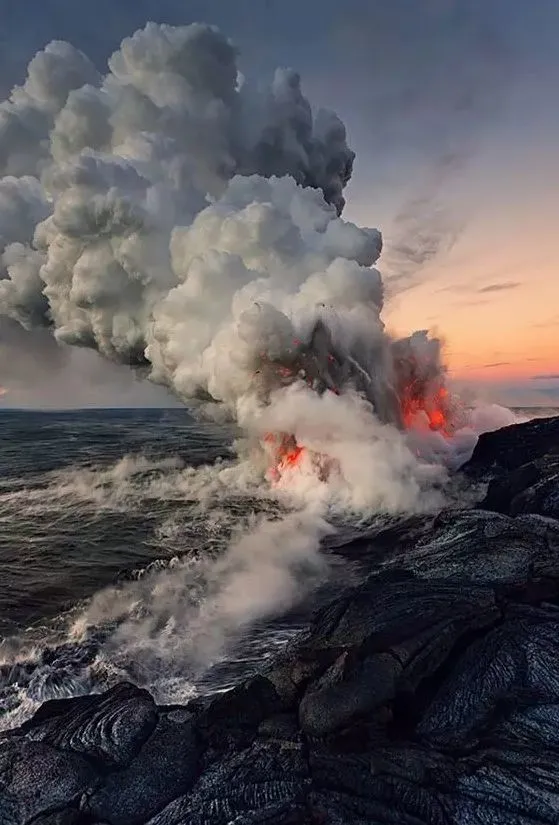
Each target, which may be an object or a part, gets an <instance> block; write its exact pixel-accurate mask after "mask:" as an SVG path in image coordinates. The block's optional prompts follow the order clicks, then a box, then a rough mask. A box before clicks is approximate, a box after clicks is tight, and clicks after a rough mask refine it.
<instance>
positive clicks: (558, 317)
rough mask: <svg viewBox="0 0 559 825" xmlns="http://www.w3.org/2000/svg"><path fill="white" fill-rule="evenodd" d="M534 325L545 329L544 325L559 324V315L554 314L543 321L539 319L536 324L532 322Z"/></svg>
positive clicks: (552, 325)
mask: <svg viewBox="0 0 559 825" xmlns="http://www.w3.org/2000/svg"><path fill="white" fill-rule="evenodd" d="M534 326H535V327H537V328H538V329H546V327H554V326H559V315H555V316H554V317H553V318H547V320H545V321H540V322H539V323H537V324H534Z"/></svg>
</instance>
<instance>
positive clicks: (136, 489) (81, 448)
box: [0, 409, 543, 729]
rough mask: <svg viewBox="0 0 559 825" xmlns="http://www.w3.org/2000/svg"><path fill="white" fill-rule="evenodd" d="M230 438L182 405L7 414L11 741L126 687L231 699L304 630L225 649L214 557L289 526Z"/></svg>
mask: <svg viewBox="0 0 559 825" xmlns="http://www.w3.org/2000/svg"><path fill="white" fill-rule="evenodd" d="M538 412H543V411H538ZM533 414H536V413H535V412H534V413H533ZM234 437H235V433H234V432H233V430H232V429H227V428H225V427H220V426H217V425H214V424H204V423H199V422H193V421H192V419H191V417H190V416H189V415H188V413H187V412H186V411H185V410H181V409H169V410H159V409H154V410H138V409H135V410H87V411H69V412H29V411H18V410H2V411H0V565H1V571H2V575H1V579H0V729H1V728H2V727H7V726H10V725H12V724H17V723H18V722H19V721H21V720H22V719H24V718H26V717H27V716H29V714H30V713H32V712H33V710H34V709H35V708H36V707H37V705H38V703H39V702H41V701H44V700H45V699H48V698H57V697H60V696H66V695H78V694H80V693H85V692H89V691H91V690H100V689H103V688H104V687H106V686H107V685H110V684H111V683H112V682H114V681H117V680H119V679H122V678H131V679H133V680H135V681H137V682H138V683H140V684H144V685H146V686H148V687H150V688H151V689H152V690H155V693H156V698H158V699H159V700H160V701H183V700H186V699H187V698H188V697H189V696H191V695H194V694H195V693H197V692H204V691H206V692H207V691H214V690H221V689H225V688H227V687H229V686H230V685H231V684H233V683H234V682H235V681H236V680H238V679H239V678H241V677H242V676H245V675H246V674H247V673H249V672H250V671H251V670H254V669H255V668H256V667H258V666H259V665H260V664H261V663H262V662H263V661H264V660H265V659H266V657H267V656H269V655H271V654H272V653H273V651H274V650H276V649H277V647H278V645H280V646H281V645H283V644H285V642H286V641H288V640H289V638H291V637H292V635H293V633H295V632H297V630H298V629H300V627H301V626H303V625H302V624H298V622H297V620H296V617H295V619H294V617H293V615H291V616H290V617H286V618H285V620H284V619H282V618H281V617H280V618H277V619H273V620H271V621H269V622H267V623H266V622H264V624H263V625H262V623H261V625H262V626H261V627H260V628H258V623H256V625H255V623H254V622H252V623H251V622H250V621H248V622H247V624H246V628H247V632H246V633H245V634H244V636H243V637H242V638H241V639H240V640H239V639H238V640H237V642H236V644H235V645H232V646H231V645H229V646H228V647H227V646H225V647H223V645H221V642H222V639H221V636H223V637H226V635H227V628H224V627H222V626H221V625H219V623H217V620H216V618H215V615H213V614H212V613H211V611H210V612H206V613H204V610H203V609H202V610H201V611H200V605H203V604H204V602H205V601H206V600H207V596H208V590H209V591H210V595H211V587H213V586H216V581H217V583H218V584H219V581H220V579H219V576H220V575H222V572H220V570H219V568H217V573H216V570H215V569H214V568H211V567H208V561H209V560H211V561H212V563H213V562H214V561H215V560H216V559H220V557H221V556H222V555H223V553H224V551H225V550H226V548H227V547H228V546H229V545H230V543H231V539H232V536H233V537H235V536H236V535H241V534H243V533H246V532H247V531H248V530H249V529H251V527H254V524H255V522H256V521H257V520H258V518H259V517H265V518H266V519H267V520H268V522H269V521H270V520H272V521H273V520H274V518H277V517H278V516H279V515H281V510H280V508H279V505H278V503H277V501H276V500H274V499H273V498H272V497H268V498H267V497H266V495H265V493H264V494H260V493H257V492H255V493H254V495H253V494H252V492H251V489H252V488H251V485H250V482H248V481H247V483H246V484H244V486H243V485H242V484H241V485H239V476H235V478H234V479H233V478H232V477H231V478H232V480H231V482H228V476H227V472H228V469H227V468H228V467H230V466H233V464H234V460H233V451H232V443H233V439H234ZM243 483H244V482H243ZM255 490H256V488H255ZM258 540H260V539H258ZM349 540H350V538H349V536H348V538H347V541H349ZM342 541H343V537H342ZM249 549H250V548H249ZM255 552H256V551H255ZM236 563H237V562H236ZM238 564H239V565H240V569H241V573H242V566H243V562H242V559H241V561H240V562H238ZM208 570H210V571H211V575H209V574H208ZM234 572H235V571H234ZM230 573H231V570H229V571H228V574H230ZM312 574H313V571H310V573H309V571H308V570H304V569H302V571H301V576H305V575H312ZM258 575H260V573H259V574H258ZM263 575H264V576H266V570H264V571H263ZM347 575H348V570H344V576H347ZM249 581H250V579H249ZM222 584H223V581H222V582H221V585H222ZM115 585H116V589H115V587H114V586H115ZM251 585H252V587H253V589H254V587H255V586H256V589H258V587H259V580H258V579H257V580H256V584H255V583H254V582H252V583H251ZM107 594H108V595H107ZM226 595H227V593H226ZM236 598H237V599H239V594H238V593H237V595H236ZM242 598H243V594H242V592H241V594H240V600H241V604H240V605H236V604H233V603H232V604H231V605H229V606H228V609H231V610H232V611H233V612H232V614H231V615H233V616H235V617H236V619H237V618H238V616H239V615H241V616H242V609H243V604H242ZM251 598H254V593H252V594H251ZM262 598H263V599H264V600H265V598H266V596H265V594H264V595H263V597H262ZM177 617H178V618H177ZM249 619H250V616H249ZM204 622H207V625H208V628H207V629H206V627H205V624H204ZM239 625H240V626H244V625H243V623H242V621H240V622H239ZM193 626H194V627H195V631H194V630H192V629H191V628H192V627H193ZM255 628H256V629H255ZM115 631H116V632H115ZM190 635H191V636H192V638H190ZM218 637H219V638H218ZM222 647H223V650H222ZM208 651H209V652H208ZM212 651H213V652H214V653H213V654H212ZM208 665H209V667H208Z"/></svg>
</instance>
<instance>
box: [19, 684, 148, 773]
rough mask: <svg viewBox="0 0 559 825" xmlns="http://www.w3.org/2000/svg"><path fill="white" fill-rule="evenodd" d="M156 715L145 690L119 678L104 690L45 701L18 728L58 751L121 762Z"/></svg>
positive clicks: (136, 749)
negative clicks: (120, 681)
mask: <svg viewBox="0 0 559 825" xmlns="http://www.w3.org/2000/svg"><path fill="white" fill-rule="evenodd" d="M157 716H158V714H157V708H156V706H155V703H154V701H153V699H152V697H151V696H150V694H149V693H148V692H147V691H146V690H140V689H139V688H137V687H135V686H134V685H131V684H128V683H126V682H123V683H122V684H119V685H117V686H116V687H114V688H112V689H111V690H109V691H107V692H106V693H102V694H98V695H91V696H80V697H78V698H75V699H66V700H64V699H61V700H55V701H52V702H45V704H44V705H42V706H41V708H40V709H39V710H38V711H37V713H36V714H35V716H33V718H32V719H31V720H30V721H29V722H27V723H26V724H24V725H22V727H21V732H22V733H24V734H25V735H26V736H27V738H28V739H30V740H33V741H36V742H46V743H48V744H49V745H52V746H53V747H55V748H58V749H59V750H64V751H73V752H74V753H81V754H84V755H86V756H88V757H90V758H92V759H96V760H99V761H100V762H101V763H102V764H108V765H110V766H120V767H124V766H126V765H128V764H129V763H130V761H131V760H132V759H133V758H134V757H135V756H136V755H137V754H138V752H139V751H140V748H141V747H142V745H143V744H144V742H145V741H146V739H147V738H148V737H149V735H150V734H151V732H152V731H153V729H154V727H155V725H156V722H157Z"/></svg>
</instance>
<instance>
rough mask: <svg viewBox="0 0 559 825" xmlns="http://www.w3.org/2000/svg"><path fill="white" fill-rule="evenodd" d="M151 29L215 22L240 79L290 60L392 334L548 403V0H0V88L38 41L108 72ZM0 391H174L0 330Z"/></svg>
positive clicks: (553, 368)
mask: <svg viewBox="0 0 559 825" xmlns="http://www.w3.org/2000/svg"><path fill="white" fill-rule="evenodd" d="M147 20H154V21H156V22H168V23H172V24H187V23H190V22H195V21H203V22H209V23H214V24H216V25H218V26H219V27H220V28H221V29H222V30H223V31H224V32H225V33H226V34H227V35H228V36H229V37H231V38H232V40H233V41H234V42H235V43H236V44H237V45H238V46H239V49H240V52H241V57H240V61H239V62H240V68H241V70H242V71H246V73H247V74H251V75H252V76H254V75H255V74H256V75H262V76H266V75H270V74H271V72H272V71H273V69H274V68H275V67H276V66H291V67H293V68H295V69H297V70H298V71H299V72H300V73H301V75H302V78H303V88H304V91H305V93H306V94H307V96H308V97H309V98H310V100H311V101H312V102H313V104H315V105H316V106H327V107H328V108H332V109H333V110H334V111H336V112H337V113H338V114H339V115H340V117H341V118H342V120H343V121H344V122H345V124H346V127H347V130H348V135H349V142H350V145H351V146H352V148H353V149H354V151H355V152H356V155H357V157H356V162H355V168H354V175H353V179H352V181H351V183H350V185H349V187H348V189H347V192H346V199H347V206H346V210H345V213H344V216H345V217H346V218H348V219H350V220H352V221H355V222H356V223H359V224H363V225H369V226H377V227H378V228H379V229H381V230H382V232H383V234H384V237H385V249H384V253H383V256H382V258H381V260H380V263H379V268H380V269H381V271H382V273H383V276H384V278H385V282H386V288H387V307H386V310H385V313H384V317H385V320H386V322H387V324H388V326H389V328H390V329H391V330H393V331H394V332H395V333H396V334H400V333H401V334H405V333H408V332H410V331H412V330H413V329H423V328H430V329H434V330H436V331H437V332H438V333H439V334H440V335H441V337H442V338H443V339H444V341H445V352H446V358H447V362H448V365H449V369H450V373H451V375H452V377H453V379H454V380H455V381H457V382H458V383H460V384H462V385H465V386H468V387H470V388H474V390H475V392H476V393H478V394H480V395H481V396H483V397H487V398H490V399H491V400H497V401H501V402H503V403H510V404H513V405H515V404H528V405H530V404H546V403H553V400H554V399H555V400H557V402H558V403H559V278H558V276H557V264H556V233H557V230H556V221H557V215H558V214H559V162H558V160H559V158H558V155H559V108H558V107H557V105H556V100H557V83H558V81H559V53H558V52H557V48H556V43H557V36H558V35H559V3H557V0H531V2H527V0H344V2H343V3H340V2H339V0H305V1H304V2H301V0H298V1H297V2H296V1H295V0H234V1H233V0H180V2H179V0H119V2H115V0H96V2H95V3H90V4H88V3H76V2H75V0H0V23H1V25H0V86H2V89H1V91H2V92H3V93H4V94H6V93H8V92H9V90H10V88H11V86H13V85H14V84H15V83H19V82H21V81H22V80H23V78H24V75H25V68H26V65H27V63H28V61H29V60H30V58H31V57H32V56H33V54H34V53H35V52H36V51H37V50H38V49H40V48H42V47H44V45H45V44H46V43H47V42H48V41H49V40H51V39H53V38H56V39H66V40H69V41H71V42H72V43H73V44H74V45H75V46H77V47H78V48H80V49H82V50H83V51H84V52H86V53H87V54H88V55H89V57H90V58H92V59H93V60H94V62H95V63H96V64H97V65H98V66H99V67H100V68H103V66H104V65H105V63H106V60H107V58H108V56H109V55H110V54H111V53H112V52H113V51H114V50H115V49H116V48H117V47H118V45H119V43H120V41H121V40H122V38H123V37H125V36H127V35H129V34H131V33H132V32H133V31H134V30H135V29H137V28H139V27H141V26H143V25H144V23H145V22H146V21H147ZM34 335H35V334H34ZM37 345H39V346H40V347H41V351H42V352H43V353H46V357H45V358H44V359H43V360H42V361H41V363H40V365H37V363H36V358H35V355H34V353H35V352H36V351H37ZM0 385H4V386H8V387H9V390H10V391H9V392H8V393H6V394H5V395H1V393H0V405H3V406H7V405H16V406H36V407H53V406H54V407H61V406H89V405H93V404H97V405H100V406H129V405H133V406H136V405H149V406H152V405H159V404H167V403H169V400H170V399H169V396H167V394H166V393H165V392H164V391H163V390H162V389H160V388H156V387H153V386H150V385H149V384H147V382H140V381H139V380H138V379H136V378H134V376H132V375H131V374H130V373H128V372H127V371H126V370H124V369H122V368H117V367H113V366H109V365H105V364H104V363H102V362H101V360H100V359H99V357H98V356H96V355H95V354H94V353H90V352H83V351H71V352H70V351H64V352H61V351H60V348H58V347H54V345H52V342H50V341H48V340H47V339H46V338H44V339H43V338H41V339H40V340H39V341H37V340H34V339H33V338H32V337H31V338H29V337H26V336H25V335H24V334H23V333H22V331H21V330H16V329H15V328H14V327H13V326H10V325H3V326H1V327H0Z"/></svg>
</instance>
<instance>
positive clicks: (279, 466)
mask: <svg viewBox="0 0 559 825" xmlns="http://www.w3.org/2000/svg"><path fill="white" fill-rule="evenodd" d="M264 441H265V442H266V444H267V445H268V447H269V449H270V451H271V453H272V456H271V458H272V468H271V470H270V477H271V480H272V481H273V482H278V481H279V480H280V478H281V477H282V475H283V474H284V473H285V472H286V470H290V469H293V468H295V467H297V466H298V465H299V464H300V463H301V461H302V459H303V456H304V455H305V453H306V448H305V447H301V446H300V445H299V444H297V442H296V440H295V438H294V436H292V435H288V434H287V433H278V434H276V433H266V435H265V436H264Z"/></svg>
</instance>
